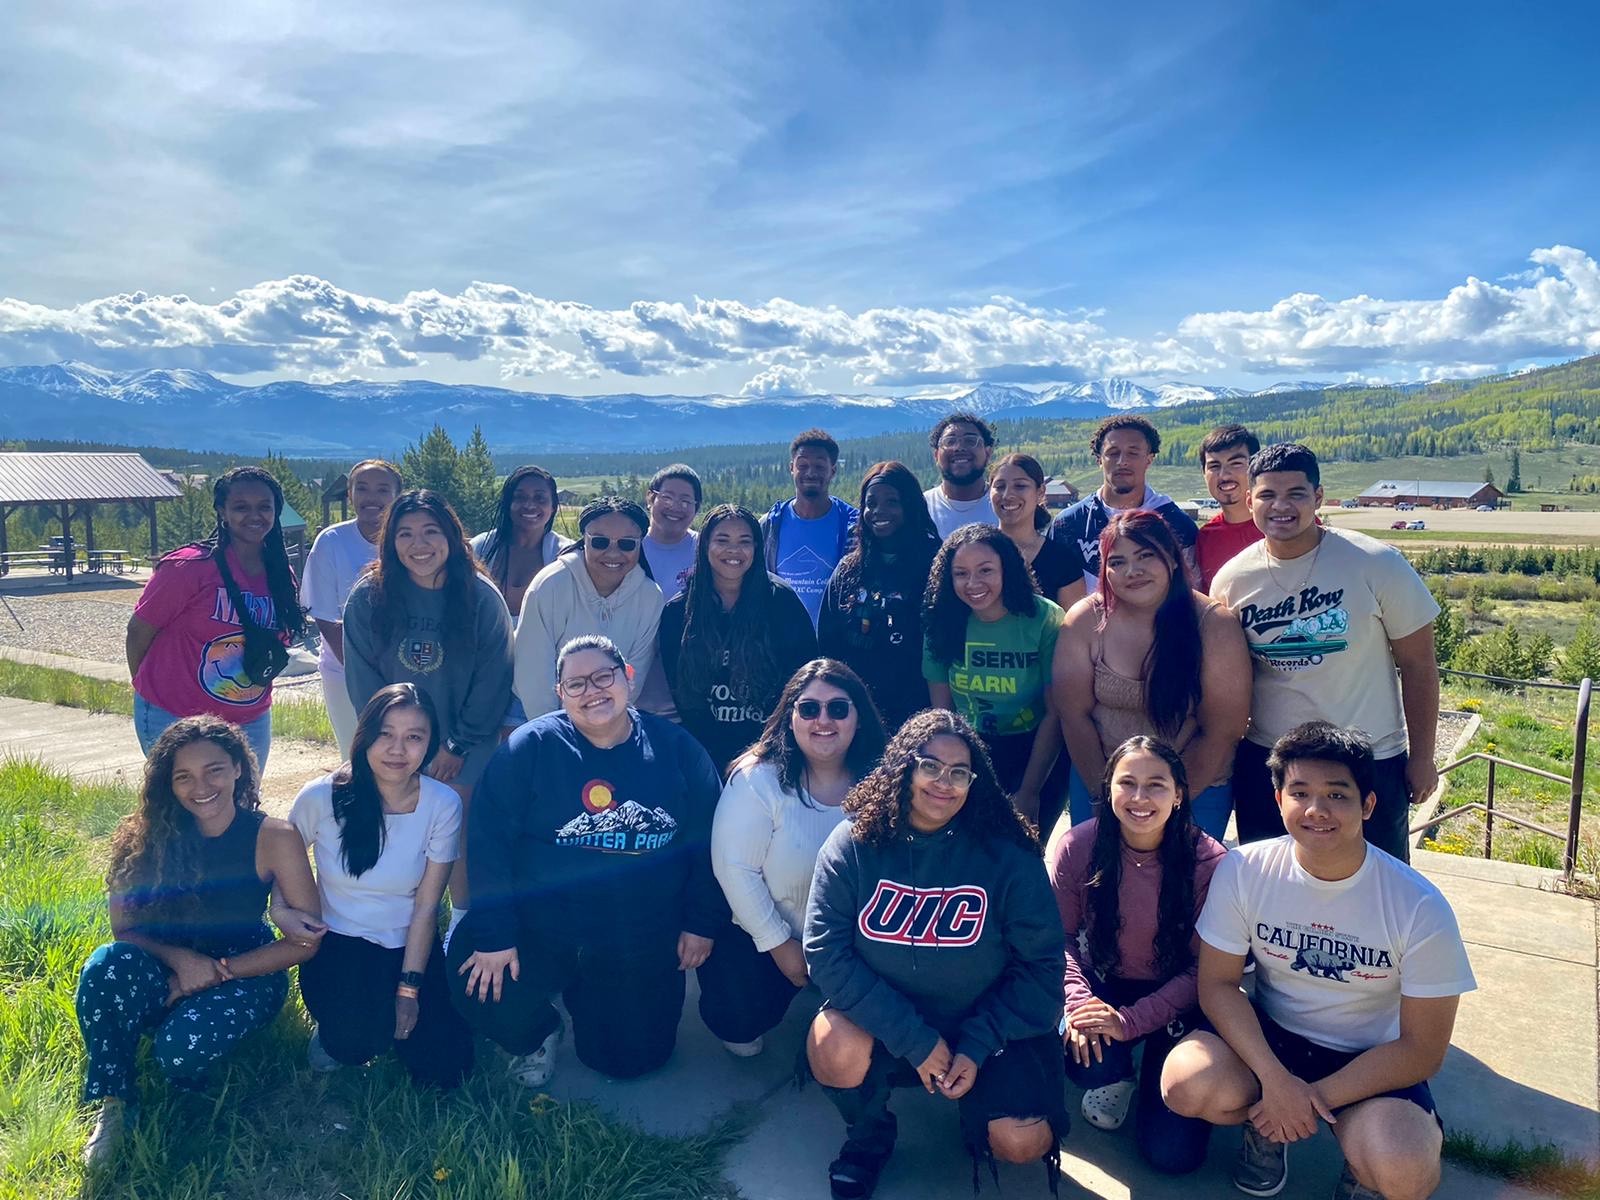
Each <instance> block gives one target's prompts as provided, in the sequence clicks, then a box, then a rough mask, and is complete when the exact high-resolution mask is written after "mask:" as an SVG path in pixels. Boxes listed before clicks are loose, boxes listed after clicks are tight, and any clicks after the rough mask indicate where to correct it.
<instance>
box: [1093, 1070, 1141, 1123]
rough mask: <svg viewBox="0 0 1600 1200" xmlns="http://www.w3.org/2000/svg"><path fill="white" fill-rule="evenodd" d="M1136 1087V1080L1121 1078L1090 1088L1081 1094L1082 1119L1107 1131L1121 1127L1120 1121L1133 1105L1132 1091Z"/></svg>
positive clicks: (1123, 1119)
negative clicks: (1117, 1080)
mask: <svg viewBox="0 0 1600 1200" xmlns="http://www.w3.org/2000/svg"><path fill="white" fill-rule="evenodd" d="M1138 1087H1139V1085H1138V1083H1137V1081H1135V1080H1132V1079H1123V1080H1120V1081H1119V1082H1117V1083H1108V1084H1106V1085H1105V1086H1104V1087H1097V1088H1090V1089H1089V1090H1088V1091H1086V1092H1084V1094H1083V1105H1082V1110H1083V1119H1084V1120H1085V1121H1087V1122H1089V1124H1091V1125H1093V1126H1094V1127H1095V1128H1096V1129H1104V1130H1106V1131H1107V1132H1110V1131H1111V1130H1114V1129H1121V1128H1122V1123H1123V1122H1124V1121H1126V1120H1127V1119H1128V1109H1129V1108H1130V1107H1132V1105H1133V1093H1134V1092H1136V1091H1137V1090H1138Z"/></svg>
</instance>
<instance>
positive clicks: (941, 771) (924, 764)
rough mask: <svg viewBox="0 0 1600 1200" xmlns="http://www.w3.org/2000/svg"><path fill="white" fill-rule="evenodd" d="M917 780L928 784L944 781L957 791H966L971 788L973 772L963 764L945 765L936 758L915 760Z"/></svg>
mask: <svg viewBox="0 0 1600 1200" xmlns="http://www.w3.org/2000/svg"><path fill="white" fill-rule="evenodd" d="M917 778H918V779H922V780H926V781H927V782H928V783H938V782H939V781H940V780H946V781H948V782H949V784H950V786H951V787H953V788H955V789H956V790H957V791H962V792H964V791H966V790H967V789H968V788H969V787H971V786H972V779H973V770H972V768H971V767H969V766H967V765H966V764H965V763H945V762H940V761H939V760H938V759H937V758H920V757H919V758H918V759H917Z"/></svg>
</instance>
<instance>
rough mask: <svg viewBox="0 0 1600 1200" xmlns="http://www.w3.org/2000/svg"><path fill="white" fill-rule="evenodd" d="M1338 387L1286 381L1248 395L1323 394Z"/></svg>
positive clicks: (1319, 383) (1299, 380) (1303, 380)
mask: <svg viewBox="0 0 1600 1200" xmlns="http://www.w3.org/2000/svg"><path fill="white" fill-rule="evenodd" d="M1338 386H1339V385H1338V384H1336V383H1327V382H1325V381H1324V382H1318V381H1316V380H1313V379H1288V380H1283V381H1281V382H1279V383H1274V384H1272V385H1270V386H1268V387H1264V388H1257V389H1256V390H1255V391H1253V392H1250V393H1248V394H1249V395H1251V396H1276V395H1278V393H1280V392H1325V391H1327V390H1328V389H1329V388H1335V387H1338Z"/></svg>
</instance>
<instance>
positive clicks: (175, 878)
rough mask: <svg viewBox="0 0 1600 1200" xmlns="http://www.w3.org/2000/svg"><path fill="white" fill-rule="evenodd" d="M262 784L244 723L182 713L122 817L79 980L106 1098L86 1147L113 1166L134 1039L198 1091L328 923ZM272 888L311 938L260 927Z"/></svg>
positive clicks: (81, 1023) (263, 1021)
mask: <svg viewBox="0 0 1600 1200" xmlns="http://www.w3.org/2000/svg"><path fill="white" fill-rule="evenodd" d="M259 781H260V774H259V771H258V768H257V766H256V760H255V755H254V754H253V753H252V752H251V750H250V743H249V741H248V740H247V739H246V738H245V736H244V734H243V732H241V731H240V730H239V728H238V727H237V726H234V725H230V724H228V723H227V722H226V721H222V720H218V719H217V718H216V717H211V716H198V717H185V718H184V719H183V720H181V721H177V722H174V723H173V724H172V725H170V726H168V727H167V729H166V731H165V732H164V733H162V735H161V736H160V737H159V738H157V739H156V744H155V747H154V748H153V749H152V750H151V752H150V757H149V759H148V760H147V761H146V762H145V768H144V786H143V788H142V789H141V791H140V794H139V806H138V808H137V809H135V810H134V811H133V812H132V813H131V814H130V815H128V816H126V817H124V818H123V819H122V823H121V824H120V825H118V826H117V831H116V835H115V837H114V838H113V840H112V845H111V867H110V869H109V871H107V873H106V884H107V887H108V890H109V893H110V897H109V898H110V906H111V932H112V935H113V937H114V938H115V939H116V940H114V941H111V942H108V943H106V944H105V945H103V946H101V947H100V948H99V949H97V950H96V951H95V952H94V953H93V954H91V955H90V956H89V961H88V962H86V963H85V964H84V966H83V971H82V973H81V974H80V975H79V978H78V991H77V997H76V1004H77V1010H78V1027H79V1029H80V1030H81V1031H82V1033H83V1043H84V1047H85V1049H86V1050H87V1051H88V1058H89V1066H88V1074H87V1076H86V1077H85V1079H84V1084H83V1098H84V1101H85V1102H86V1103H87V1102H90V1101H94V1100H99V1101H101V1105H100V1114H99V1117H98V1118H97V1120H96V1122H95V1127H94V1132H93V1133H92V1134H91V1135H90V1137H89V1141H88V1144H87V1145H86V1146H85V1147H84V1156H85V1159H86V1160H87V1161H88V1163H89V1164H90V1165H91V1166H96V1165H100V1164H103V1163H105V1162H107V1161H109V1159H110V1158H111V1156H112V1155H113V1153H114V1151H115V1149H116V1146H117V1144H118V1143H119V1142H120V1141H121V1139H122V1135H123V1132H124V1130H125V1127H126V1124H127V1122H128V1119H129V1116H128V1114H129V1108H130V1107H131V1102H132V1100H133V1098H134V1095H135V1083H134V1064H135V1060H136V1058H137V1053H138V1049H139V1041H140V1038H141V1037H143V1035H145V1034H146V1033H148V1034H149V1035H150V1037H151V1057H152V1058H153V1059H154V1060H155V1062H156V1065H157V1066H158V1067H159V1068H160V1070H161V1072H162V1074H164V1075H165V1076H166V1077H167V1078H168V1079H169V1080H170V1081H172V1082H173V1083H175V1084H179V1085H184V1086H193V1085H196V1084H198V1083H200V1082H202V1081H203V1080H204V1079H205V1078H206V1076H207V1074H208V1073H209V1072H210V1071H211V1069H212V1068H213V1067H214V1066H215V1065H216V1064H217V1063H219V1062H220V1061H221V1060H222V1059H224V1058H226V1057H227V1056H228V1055H229V1054H231V1053H233V1051H234V1050H235V1049H236V1048H237V1047H238V1045H239V1042H240V1041H241V1040H242V1039H243V1038H244V1037H245V1035H247V1034H249V1033H251V1032H253V1031H254V1030H257V1029H260V1028H262V1027H264V1026H265V1025H267V1024H268V1023H270V1022H271V1021H272V1019H273V1017H275V1016H276V1015H277V1013H278V1010H279V1009H280V1008H282V1007H283V1002H284V1000H285V998H286V997H287V996H288V994H289V977H288V969H289V968H290V967H292V966H294V965H295V964H297V963H302V962H304V961H306V959H308V958H310V957H311V956H312V955H313V954H315V953H316V952H317V943H318V941H319V940H320V926H316V925H315V921H316V920H317V919H318V918H319V917H320V909H319V907H318V900H317V885H316V883H315V882H314V881H313V880H312V878H311V864H310V863H309V862H307V861H306V851H305V846H304V845H302V844H301V841H300V835H299V834H297V833H296V832H295V831H294V828H293V827H292V826H291V825H289V823H288V822H287V821H283V820H280V819H278V818H276V817H269V816H267V815H265V814H264V813H262V812H261V811H260V803H261V798H260V794H259ZM274 887H276V888H277V889H278V890H279V892H281V893H282V895H283V898H284V900H285V902H286V903H288V904H290V905H293V906H294V907H295V908H296V909H298V910H300V911H301V912H303V913H305V914H307V916H308V917H309V918H310V919H311V922H312V926H313V927H312V928H311V929H309V930H307V931H305V932H303V933H302V934H301V935H299V936H298V937H296V938H294V939H293V940H290V939H281V940H280V939H276V938H275V936H274V934H273V932H272V930H271V929H270V928H269V927H268V926H267V925H266V923H265V922H264V921H263V919H262V917H263V914H264V913H265V911H266V907H267V896H268V893H270V892H271V891H272V890H273V888H274Z"/></svg>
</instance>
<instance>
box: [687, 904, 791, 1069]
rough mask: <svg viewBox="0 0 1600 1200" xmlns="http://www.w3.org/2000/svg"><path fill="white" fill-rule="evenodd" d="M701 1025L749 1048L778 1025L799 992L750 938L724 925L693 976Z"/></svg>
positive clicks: (726, 1040)
mask: <svg viewBox="0 0 1600 1200" xmlns="http://www.w3.org/2000/svg"><path fill="white" fill-rule="evenodd" d="M695 975H696V977H697V978H698V979H699V980H700V1019H701V1020H702V1021H704V1022H705V1023H706V1028H707V1029H709V1030H711V1032H712V1033H714V1034H716V1035H717V1037H719V1038H721V1039H722V1040H723V1041H725V1042H753V1041H755V1040H756V1039H757V1038H758V1037H760V1036H761V1035H762V1034H764V1033H766V1032H767V1030H769V1029H771V1028H772V1027H773V1026H775V1025H777V1023H778V1022H779V1021H781V1020H783V1017H784V1014H785V1013H787V1012H788V1011H789V1004H790V1002H791V1001H793V1000H794V998H795V997H796V996H798V995H799V994H800V989H799V988H797V987H795V985H794V984H792V983H790V982H789V977H788V976H787V975H785V974H784V973H783V972H782V971H780V970H779V969H778V964H777V963H776V962H774V961H773V959H772V955H770V954H767V953H765V952H764V951H761V950H757V949H756V944H755V942H753V941H751V940H750V935H749V934H748V933H746V932H745V931H744V930H742V929H740V928H739V927H738V926H737V925H729V926H728V927H727V928H725V929H724V930H723V931H722V932H721V933H719V934H718V935H717V938H716V942H715V943H714V945H713V946H712V948H711V957H710V958H708V959H706V961H705V962H703V963H702V964H701V965H700V968H699V969H698V970H697V971H696V972H695Z"/></svg>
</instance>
